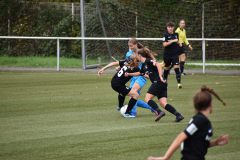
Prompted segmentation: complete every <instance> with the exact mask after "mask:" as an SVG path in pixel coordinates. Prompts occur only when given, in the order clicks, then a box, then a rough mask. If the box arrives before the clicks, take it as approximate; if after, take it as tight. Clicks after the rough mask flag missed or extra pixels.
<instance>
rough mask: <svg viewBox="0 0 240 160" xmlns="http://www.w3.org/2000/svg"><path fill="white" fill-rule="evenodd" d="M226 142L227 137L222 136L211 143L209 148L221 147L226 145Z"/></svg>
mask: <svg viewBox="0 0 240 160" xmlns="http://www.w3.org/2000/svg"><path fill="white" fill-rule="evenodd" d="M228 141H229V135H222V136H220V137H218V138H217V139H215V140H213V141H211V142H210V145H209V147H215V146H222V145H225V144H228Z"/></svg>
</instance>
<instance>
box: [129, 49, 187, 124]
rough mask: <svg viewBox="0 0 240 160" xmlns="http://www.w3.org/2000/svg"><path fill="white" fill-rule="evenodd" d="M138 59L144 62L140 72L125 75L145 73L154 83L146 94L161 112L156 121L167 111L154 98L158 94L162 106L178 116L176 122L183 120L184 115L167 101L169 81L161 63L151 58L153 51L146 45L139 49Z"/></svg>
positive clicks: (148, 99) (150, 104)
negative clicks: (163, 74)
mask: <svg viewBox="0 0 240 160" xmlns="http://www.w3.org/2000/svg"><path fill="white" fill-rule="evenodd" d="M138 60H139V61H140V62H142V63H143V64H142V69H141V70H140V72H136V73H126V74H125V75H126V76H139V75H143V76H146V77H149V79H150V81H151V82H152V85H151V86H150V88H149V89H148V92H147V94H146V96H145V101H146V102H147V103H148V105H149V106H151V107H152V108H153V109H154V110H156V111H158V112H159V114H158V116H157V118H156V120H155V121H158V120H159V119H161V118H162V117H163V116H164V115H165V113H164V112H163V111H161V110H160V109H159V107H158V105H157V104H156V103H155V102H154V101H153V100H152V99H153V98H154V97H155V96H157V98H158V101H159V103H160V105H161V107H163V108H164V109H165V110H167V111H168V112H170V113H172V114H173V115H175V116H176V122H180V121H181V120H183V119H184V117H183V116H182V115H181V114H180V113H179V112H177V111H176V109H175V108H174V107H173V106H172V105H170V104H169V103H167V83H166V82H165V80H164V79H163V77H162V66H161V64H160V63H158V62H156V60H153V59H151V51H150V50H149V49H148V48H146V47H144V48H142V49H139V50H138Z"/></svg>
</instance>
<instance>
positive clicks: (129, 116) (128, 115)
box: [122, 113, 136, 118]
mask: <svg viewBox="0 0 240 160" xmlns="http://www.w3.org/2000/svg"><path fill="white" fill-rule="evenodd" d="M122 116H123V117H124V118H135V117H136V116H134V115H131V114H128V113H125V114H122Z"/></svg>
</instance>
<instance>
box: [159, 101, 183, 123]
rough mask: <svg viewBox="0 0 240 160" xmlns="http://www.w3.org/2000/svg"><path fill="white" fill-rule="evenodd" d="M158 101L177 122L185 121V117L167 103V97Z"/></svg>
mask: <svg viewBox="0 0 240 160" xmlns="http://www.w3.org/2000/svg"><path fill="white" fill-rule="evenodd" d="M158 101H159V103H160V106H161V107H163V108H164V109H165V110H167V111H168V112H170V113H172V114H173V115H175V116H176V122H180V121H181V120H183V119H184V117H183V116H182V115H181V114H180V113H179V112H178V111H177V110H176V109H175V108H174V107H173V106H172V105H171V104H169V103H167V98H166V97H162V98H160V99H159V100H158Z"/></svg>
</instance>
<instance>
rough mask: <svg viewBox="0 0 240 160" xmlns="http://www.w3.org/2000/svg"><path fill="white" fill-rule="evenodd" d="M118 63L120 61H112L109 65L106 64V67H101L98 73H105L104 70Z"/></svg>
mask: <svg viewBox="0 0 240 160" xmlns="http://www.w3.org/2000/svg"><path fill="white" fill-rule="evenodd" d="M117 65H119V62H111V63H109V64H108V65H106V66H105V67H103V68H101V69H100V70H99V71H98V75H99V76H100V75H101V74H103V72H104V70H106V69H107V68H110V67H112V66H117Z"/></svg>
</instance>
